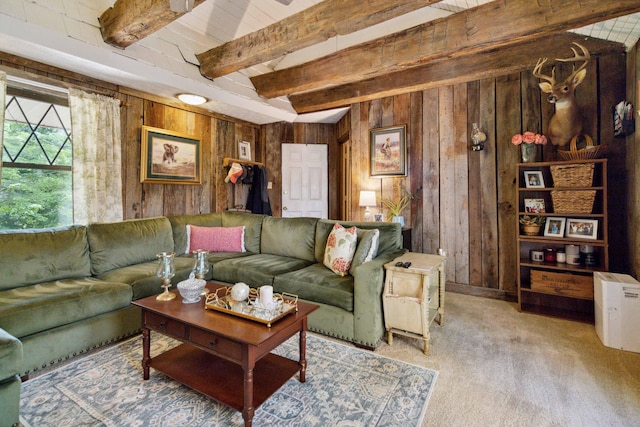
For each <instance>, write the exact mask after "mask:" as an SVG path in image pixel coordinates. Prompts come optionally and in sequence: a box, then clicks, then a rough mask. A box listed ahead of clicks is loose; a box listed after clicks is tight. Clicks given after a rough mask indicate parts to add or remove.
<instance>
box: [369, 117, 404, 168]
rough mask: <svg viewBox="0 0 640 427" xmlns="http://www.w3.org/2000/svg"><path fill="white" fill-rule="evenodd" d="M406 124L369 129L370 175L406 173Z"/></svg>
mask: <svg viewBox="0 0 640 427" xmlns="http://www.w3.org/2000/svg"><path fill="white" fill-rule="evenodd" d="M406 129H407V127H406V125H401V126H388V127H384V128H378V129H371V130H370V131H369V164H370V166H369V173H370V175H371V176H380V177H384V176H404V175H406V174H407V164H406V162H407V156H406V150H407V149H406V142H405V133H406Z"/></svg>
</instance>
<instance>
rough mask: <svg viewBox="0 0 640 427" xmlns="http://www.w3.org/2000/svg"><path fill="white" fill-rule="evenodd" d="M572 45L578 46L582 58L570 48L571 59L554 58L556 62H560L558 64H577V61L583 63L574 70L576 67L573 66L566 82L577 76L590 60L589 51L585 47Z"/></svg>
mask: <svg viewBox="0 0 640 427" xmlns="http://www.w3.org/2000/svg"><path fill="white" fill-rule="evenodd" d="M573 44H575V45H576V46H578V47H579V48H580V49H582V56H580V55H579V54H578V52H577V51H576V50H575V49H574V48H571V50H572V51H573V58H566V59H561V58H556V61H560V62H579V61H584V62H583V63H582V65H581V66H580V67H579V68H578V69H577V70H576V66H575V65H574V66H573V71H572V72H571V75H570V76H569V77H567V80H571V79H573V77H574V76H575V75H576V74H578V73H579V72H580V71H582V70H583V69H584V68H585V67H586V66H587V64H588V63H589V60H590V59H591V55H590V54H589V51H588V50H587V48H586V47H584V46H582V45H581V44H579V43H576V42H573Z"/></svg>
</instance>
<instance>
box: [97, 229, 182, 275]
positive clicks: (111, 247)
mask: <svg viewBox="0 0 640 427" xmlns="http://www.w3.org/2000/svg"><path fill="white" fill-rule="evenodd" d="M87 236H88V238H89V247H90V249H91V254H90V256H91V273H92V274H93V275H94V276H97V275H99V274H102V273H105V272H107V271H109V270H113V269H114V268H120V267H126V266H128V265H134V264H139V263H142V262H148V261H153V260H155V259H156V254H158V253H160V252H173V231H172V229H171V222H169V219H168V218H165V217H156V218H146V219H130V220H127V221H121V222H114V223H93V224H89V227H88V231H87Z"/></svg>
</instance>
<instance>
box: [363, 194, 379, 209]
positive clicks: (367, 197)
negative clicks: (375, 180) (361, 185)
mask: <svg viewBox="0 0 640 427" xmlns="http://www.w3.org/2000/svg"><path fill="white" fill-rule="evenodd" d="M377 204H378V202H376V192H375V191H361V192H360V204H359V205H360V206H376V205H377Z"/></svg>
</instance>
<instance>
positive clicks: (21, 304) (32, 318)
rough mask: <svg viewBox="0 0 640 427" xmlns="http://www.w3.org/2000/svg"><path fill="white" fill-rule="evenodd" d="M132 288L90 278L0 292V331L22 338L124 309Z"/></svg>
mask: <svg viewBox="0 0 640 427" xmlns="http://www.w3.org/2000/svg"><path fill="white" fill-rule="evenodd" d="M130 303H131V287H130V286H129V285H127V284H126V283H115V282H105V281H102V280H100V279H96V278H93V277H87V278H83V279H66V280H57V281H53V282H47V283H41V284H38V285H30V286H26V287H22V288H16V289H11V290H6V291H0V328H2V329H4V330H5V331H7V332H8V333H10V334H11V335H13V336H15V337H17V338H22V337H25V336H27V335H31V334H35V333H37V332H41V331H46V330H48V329H51V328H55V327H57V326H61V325H66V324H68V323H73V322H76V321H78V320H83V319H87V318H90V317H93V316H97V315H99V314H102V313H107V312H110V311H113V310H117V309H119V308H122V307H127V306H128V305H129V304H130Z"/></svg>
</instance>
